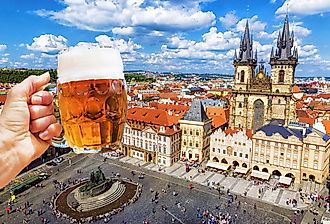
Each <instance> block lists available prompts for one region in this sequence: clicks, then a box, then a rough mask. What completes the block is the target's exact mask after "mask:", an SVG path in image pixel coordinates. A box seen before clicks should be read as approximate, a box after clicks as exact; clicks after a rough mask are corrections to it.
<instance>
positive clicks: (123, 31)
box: [111, 27, 134, 35]
mask: <svg viewBox="0 0 330 224" xmlns="http://www.w3.org/2000/svg"><path fill="white" fill-rule="evenodd" d="M111 31H112V33H113V34H119V35H131V34H133V33H134V28H133V27H114V28H112V30H111Z"/></svg>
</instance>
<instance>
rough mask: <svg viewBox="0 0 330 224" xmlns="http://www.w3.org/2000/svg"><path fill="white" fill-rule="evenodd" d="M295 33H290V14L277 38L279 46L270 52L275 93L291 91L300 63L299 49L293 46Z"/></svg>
mask: <svg viewBox="0 0 330 224" xmlns="http://www.w3.org/2000/svg"><path fill="white" fill-rule="evenodd" d="M293 43H294V34H293V31H292V32H291V34H290V29H289V20H288V16H286V17H285V22H284V26H283V30H282V32H281V31H280V32H279V34H278V38H277V47H276V50H275V52H274V48H272V52H271V54H270V65H271V68H272V87H273V88H272V89H273V91H274V92H275V93H279V92H280V93H290V92H291V86H292V84H293V82H294V74H295V70H296V66H297V64H298V50H297V48H296V47H294V46H293Z"/></svg>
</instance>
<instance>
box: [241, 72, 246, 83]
mask: <svg viewBox="0 0 330 224" xmlns="http://www.w3.org/2000/svg"><path fill="white" fill-rule="evenodd" d="M244 75H245V72H244V71H241V82H244V80H245V79H244Z"/></svg>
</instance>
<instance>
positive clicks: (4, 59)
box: [0, 57, 9, 64]
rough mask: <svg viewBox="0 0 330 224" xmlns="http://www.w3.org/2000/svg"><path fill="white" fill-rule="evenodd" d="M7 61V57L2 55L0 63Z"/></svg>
mask: <svg viewBox="0 0 330 224" xmlns="http://www.w3.org/2000/svg"><path fill="white" fill-rule="evenodd" d="M8 61H9V58H8V57H2V58H0V64H5V63H7V62H8Z"/></svg>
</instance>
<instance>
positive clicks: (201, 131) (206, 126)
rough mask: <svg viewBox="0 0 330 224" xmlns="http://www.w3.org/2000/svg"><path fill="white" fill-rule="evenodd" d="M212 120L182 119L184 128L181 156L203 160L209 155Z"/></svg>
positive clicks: (182, 127)
mask: <svg viewBox="0 0 330 224" xmlns="http://www.w3.org/2000/svg"><path fill="white" fill-rule="evenodd" d="M211 121H212V120H208V121H207V122H196V121H187V120H180V128H181V130H182V140H181V141H182V144H181V158H186V159H188V160H194V161H198V162H202V161H203V160H204V159H205V158H208V157H209V149H210V134H211Z"/></svg>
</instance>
